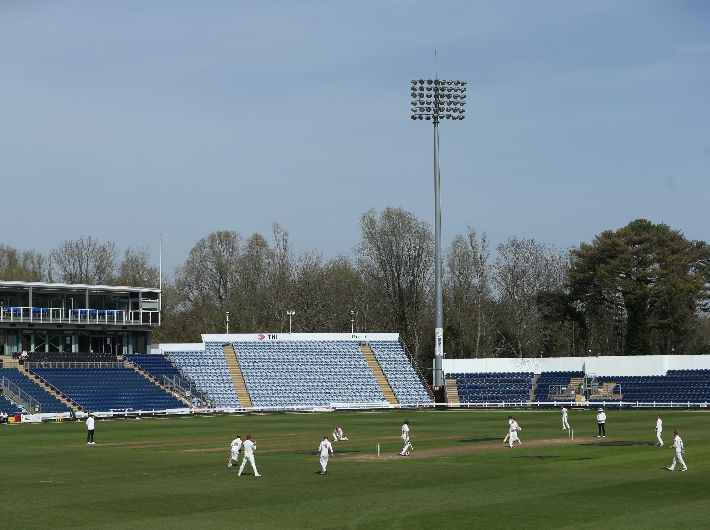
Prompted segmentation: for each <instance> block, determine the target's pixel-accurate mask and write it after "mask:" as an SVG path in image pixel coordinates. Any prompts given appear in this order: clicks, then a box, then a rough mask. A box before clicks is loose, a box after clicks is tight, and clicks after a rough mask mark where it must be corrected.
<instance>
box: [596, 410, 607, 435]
mask: <svg viewBox="0 0 710 530" xmlns="http://www.w3.org/2000/svg"><path fill="white" fill-rule="evenodd" d="M597 410H598V412H597V429H598V431H597V438H606V413H605V412H604V409H597Z"/></svg>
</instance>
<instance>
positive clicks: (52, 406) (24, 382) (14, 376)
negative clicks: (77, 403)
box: [0, 368, 69, 413]
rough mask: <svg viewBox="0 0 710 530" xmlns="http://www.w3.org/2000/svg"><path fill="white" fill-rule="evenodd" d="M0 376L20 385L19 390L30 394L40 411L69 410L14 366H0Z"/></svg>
mask: <svg viewBox="0 0 710 530" xmlns="http://www.w3.org/2000/svg"><path fill="white" fill-rule="evenodd" d="M0 376H4V377H6V378H7V379H8V380H10V381H11V382H12V383H14V384H16V385H17V386H18V387H20V389H21V390H23V391H24V392H26V393H27V394H29V395H30V396H32V398H34V399H35V401H37V402H38V403H39V404H40V406H41V412H42V413H50V412H67V411H68V410H69V408H68V407H67V406H66V405H65V404H64V403H62V402H61V401H59V400H58V399H57V398H55V397H54V396H53V395H51V394H50V393H48V392H47V391H46V390H45V389H44V388H42V387H41V386H39V385H38V384H37V383H35V382H34V381H32V380H31V379H30V378H29V377H27V376H26V375H25V374H24V372H22V371H20V370H17V369H16V368H0Z"/></svg>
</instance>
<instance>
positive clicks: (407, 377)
mask: <svg viewBox="0 0 710 530" xmlns="http://www.w3.org/2000/svg"><path fill="white" fill-rule="evenodd" d="M370 347H371V348H372V351H373V352H374V353H375V357H377V361H378V362H379V363H380V366H381V367H382V371H383V372H384V373H385V376H386V377H387V381H389V384H390V386H391V387H392V390H393V391H394V393H395V396H397V400H398V401H399V402H400V403H407V404H420V403H421V404H429V403H432V399H431V397H430V396H429V394H428V393H427V391H426V390H425V388H424V384H423V383H422V381H421V379H420V378H419V375H418V374H417V372H416V370H415V369H414V367H413V366H412V363H411V361H410V359H409V356H408V355H407V352H406V351H405V350H404V348H403V347H402V345H401V344H400V343H399V342H398V341H371V342H370Z"/></svg>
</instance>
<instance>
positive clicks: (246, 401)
mask: <svg viewBox="0 0 710 530" xmlns="http://www.w3.org/2000/svg"><path fill="white" fill-rule="evenodd" d="M222 351H223V352H224V360H225V361H227V368H229V374H230V375H231V376H232V383H233V384H234V390H235V391H236V392H237V397H238V398H239V404H240V405H241V406H242V408H244V409H250V408H252V406H253V405H252V403H251V398H250V397H249V391H248V390H247V385H246V383H245V382H244V374H242V369H241V368H240V367H239V361H237V354H236V352H235V351H234V346H232V345H231V344H225V345H224V346H222Z"/></svg>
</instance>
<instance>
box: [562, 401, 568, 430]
mask: <svg viewBox="0 0 710 530" xmlns="http://www.w3.org/2000/svg"><path fill="white" fill-rule="evenodd" d="M560 408H561V410H562V429H563V430H565V431H566V430H567V429H569V421H568V419H567V407H560Z"/></svg>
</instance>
